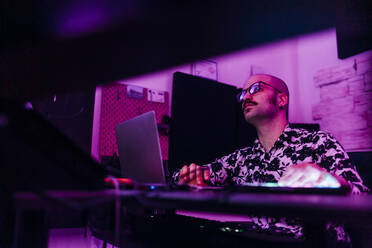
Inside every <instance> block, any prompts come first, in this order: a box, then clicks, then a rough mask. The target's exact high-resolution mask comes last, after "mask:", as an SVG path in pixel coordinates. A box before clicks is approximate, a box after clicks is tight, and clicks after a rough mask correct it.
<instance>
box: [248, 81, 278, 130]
mask: <svg viewBox="0 0 372 248" xmlns="http://www.w3.org/2000/svg"><path fill="white" fill-rule="evenodd" d="M271 80H272V78H270V76H267V75H254V76H252V77H250V78H249V79H248V80H247V81H246V83H245V84H244V87H243V89H248V88H249V87H250V86H251V85H252V84H254V83H257V82H259V81H262V82H264V83H267V84H269V85H272V84H271ZM269 85H265V84H260V90H259V91H258V92H256V93H254V94H253V95H251V94H250V93H249V92H247V94H246V95H245V96H244V98H243V101H242V108H243V114H244V117H245V119H246V120H247V122H249V123H252V124H254V123H256V122H257V121H260V120H264V119H271V118H273V117H275V116H276V115H277V114H278V111H279V107H278V106H277V91H276V90H275V89H274V88H272V87H270V86H269ZM274 87H275V86H274Z"/></svg>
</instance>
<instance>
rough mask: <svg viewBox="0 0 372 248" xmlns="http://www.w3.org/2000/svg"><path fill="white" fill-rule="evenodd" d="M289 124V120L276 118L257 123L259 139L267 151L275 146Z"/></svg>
mask: <svg viewBox="0 0 372 248" xmlns="http://www.w3.org/2000/svg"><path fill="white" fill-rule="evenodd" d="M287 124H288V122H287V120H285V119H284V120H283V119H282V118H276V119H271V120H267V121H266V120H265V121H262V122H260V123H259V125H255V126H256V129H257V136H258V139H259V140H260V143H261V144H262V146H263V147H264V148H265V150H266V151H270V149H271V148H272V147H273V146H274V144H275V142H276V141H277V139H278V138H279V136H280V135H281V134H282V133H283V131H284V129H285V127H286V126H287Z"/></svg>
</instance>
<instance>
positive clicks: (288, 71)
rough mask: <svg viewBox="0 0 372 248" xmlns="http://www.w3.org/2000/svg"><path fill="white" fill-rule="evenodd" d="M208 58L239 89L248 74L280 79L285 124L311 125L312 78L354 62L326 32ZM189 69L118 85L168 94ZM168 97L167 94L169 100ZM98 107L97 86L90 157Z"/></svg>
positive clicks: (316, 91) (317, 94)
mask: <svg viewBox="0 0 372 248" xmlns="http://www.w3.org/2000/svg"><path fill="white" fill-rule="evenodd" d="M368 53H369V52H367V54H368ZM364 54H366V53H364ZM358 56H360V55H358ZM355 57H357V56H355ZM209 59H210V60H213V61H215V62H217V67H218V81H220V82H223V83H226V84H230V85H235V86H237V87H242V85H243V83H244V81H245V80H246V79H247V78H248V77H249V75H251V73H261V72H263V73H268V74H273V75H275V76H278V77H280V78H282V79H283V80H284V81H285V82H286V83H287V84H288V88H289V92H290V95H291V96H290V104H289V121H290V122H296V123H314V122H317V121H318V120H314V119H313V116H312V107H313V106H314V105H315V104H317V103H318V102H319V101H320V89H319V88H318V87H316V86H315V85H314V82H313V77H314V75H315V74H316V73H317V71H319V70H320V69H323V68H327V67H332V66H337V65H339V64H342V63H349V62H350V61H353V60H354V57H352V58H348V59H345V60H339V59H338V58H337V46H336V31H335V29H329V30H324V31H321V32H318V33H314V34H308V35H304V36H300V37H293V38H290V39H286V40H282V41H278V42H273V43H270V44H265V45H262V46H259V47H254V48H249V49H246V50H242V51H238V52H235V53H231V54H226V55H222V56H217V57H214V58H209ZM191 68H192V67H191V64H186V65H181V66H176V67H173V68H170V69H167V70H163V71H159V72H155V73H152V74H148V75H143V76H139V77H135V78H130V79H123V80H121V81H120V82H122V83H125V84H133V85H139V86H143V87H147V88H152V89H159V90H164V91H168V92H169V93H171V92H172V77H173V73H174V72H175V71H181V72H184V73H191V72H192V70H191ZM171 98H172V95H171V94H170V100H171ZM99 104H100V89H99V87H98V89H97V92H96V106H95V108H96V111H95V116H94V127H93V141H92V154H93V156H94V155H95V154H98V153H97V151H98V139H99V137H98V134H97V130H99V111H100V110H99V109H100V106H99Z"/></svg>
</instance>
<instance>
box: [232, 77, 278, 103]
mask: <svg viewBox="0 0 372 248" xmlns="http://www.w3.org/2000/svg"><path fill="white" fill-rule="evenodd" d="M262 84H265V85H267V86H270V87H271V88H273V89H274V90H276V91H278V92H279V93H282V92H281V91H280V90H278V89H277V88H275V87H274V86H272V85H270V84H267V83H265V82H262V81H258V82H256V83H254V84H252V85H251V86H249V88H248V89H245V90H241V91H240V92H239V93H238V94H237V95H236V99H237V100H238V102H242V101H243V98H244V96H245V95H246V94H247V93H248V92H249V94H251V95H253V94H256V93H257V92H258V91H259V90H260V89H261V87H262V86H261V85H262Z"/></svg>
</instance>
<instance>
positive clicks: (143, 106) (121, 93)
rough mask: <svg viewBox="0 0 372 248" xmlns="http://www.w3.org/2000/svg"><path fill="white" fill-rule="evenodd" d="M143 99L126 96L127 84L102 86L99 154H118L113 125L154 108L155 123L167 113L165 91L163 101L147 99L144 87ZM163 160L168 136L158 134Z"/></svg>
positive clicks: (167, 97)
mask: <svg viewBox="0 0 372 248" xmlns="http://www.w3.org/2000/svg"><path fill="white" fill-rule="evenodd" d="M143 90H144V97H143V99H135V98H130V97H128V96H127V86H126V85H123V84H112V85H107V86H104V87H103V88H102V105H101V124H100V142H99V153H100V156H112V155H113V154H114V152H116V154H118V147H117V143H116V136H115V129H114V128H115V125H116V124H118V123H120V122H123V121H125V120H129V119H131V118H133V117H135V116H137V115H140V114H143V113H146V112H148V111H151V110H154V111H155V116H156V121H157V123H160V122H161V119H162V117H163V116H164V115H168V113H169V94H168V92H165V102H164V103H159V102H152V101H148V100H147V94H148V89H146V88H144V89H143ZM159 139H160V145H161V150H162V157H163V160H168V142H169V139H168V136H165V135H163V134H159Z"/></svg>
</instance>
